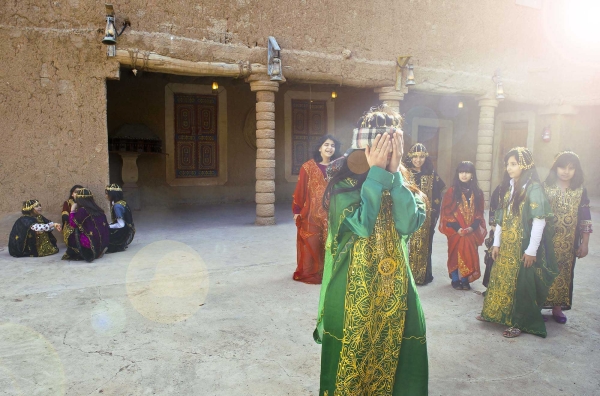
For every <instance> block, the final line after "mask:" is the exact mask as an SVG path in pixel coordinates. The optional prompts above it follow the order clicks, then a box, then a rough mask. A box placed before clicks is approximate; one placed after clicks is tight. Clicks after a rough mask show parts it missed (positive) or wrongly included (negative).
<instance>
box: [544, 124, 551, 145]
mask: <svg viewBox="0 0 600 396" xmlns="http://www.w3.org/2000/svg"><path fill="white" fill-rule="evenodd" d="M551 138H552V135H551V133H550V126H546V127H544V130H543V131H542V140H543V141H544V142H546V143H548V142H549V141H550V139H551Z"/></svg>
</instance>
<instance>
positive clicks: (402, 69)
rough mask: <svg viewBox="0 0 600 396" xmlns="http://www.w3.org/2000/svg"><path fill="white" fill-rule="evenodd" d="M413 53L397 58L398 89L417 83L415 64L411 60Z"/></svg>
mask: <svg viewBox="0 0 600 396" xmlns="http://www.w3.org/2000/svg"><path fill="white" fill-rule="evenodd" d="M411 57H412V56H411V55H407V56H399V57H397V58H396V86H395V88H396V91H402V90H403V88H404V87H408V86H411V85H415V72H414V71H413V69H414V66H413V65H412V63H408V62H409V61H410V58H411Z"/></svg>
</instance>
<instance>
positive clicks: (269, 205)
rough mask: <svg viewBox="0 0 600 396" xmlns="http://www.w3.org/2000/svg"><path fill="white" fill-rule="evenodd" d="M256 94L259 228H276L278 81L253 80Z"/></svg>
mask: <svg viewBox="0 0 600 396" xmlns="http://www.w3.org/2000/svg"><path fill="white" fill-rule="evenodd" d="M247 81H249V82H250V90H251V91H252V92H256V148H257V149H256V221H255V224H256V225H273V224H275V92H277V91H279V83H278V82H277V81H269V80H266V79H265V78H264V77H262V78H261V77H260V76H256V77H255V76H251V77H249V78H248V79H247Z"/></svg>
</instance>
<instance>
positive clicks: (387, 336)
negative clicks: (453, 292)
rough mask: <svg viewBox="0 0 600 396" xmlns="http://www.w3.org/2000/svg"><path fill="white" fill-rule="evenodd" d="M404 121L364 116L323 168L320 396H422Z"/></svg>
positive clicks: (415, 211)
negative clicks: (342, 151) (343, 149)
mask: <svg viewBox="0 0 600 396" xmlns="http://www.w3.org/2000/svg"><path fill="white" fill-rule="evenodd" d="M400 121H401V118H400V116H399V115H398V114H397V113H393V112H392V111H390V110H388V109H387V108H385V107H384V108H382V109H380V110H379V111H372V112H371V113H369V114H367V115H366V116H365V117H363V119H362V121H361V122H360V127H359V128H357V129H355V130H354V138H353V141H352V149H351V150H350V151H349V154H348V153H347V156H345V157H343V158H340V159H338V160H336V161H334V162H333V163H332V164H331V165H330V167H329V168H328V175H329V176H330V183H329V185H328V187H327V190H326V192H325V196H324V202H325V206H327V203H329V205H328V206H329V230H328V237H327V242H326V245H325V267H324V273H323V284H322V287H321V299H320V302H319V315H318V322H317V329H316V330H315V333H314V337H315V340H316V341H317V342H318V343H322V345H323V346H322V354H321V383H320V393H319V394H320V395H321V396H334V395H364V396H369V395H382V396H384V395H390V396H391V395H394V396H398V395H417V396H419V395H427V389H428V388H427V387H428V361H427V344H426V339H425V318H424V316H423V311H422V309H421V304H420V301H419V297H418V294H417V290H416V286H415V283H414V281H413V278H412V275H411V271H410V266H409V265H408V255H407V247H406V243H407V240H408V237H409V236H410V234H412V233H413V232H415V231H416V230H417V229H418V228H419V227H420V226H421V224H423V221H424V220H425V210H426V209H425V205H424V203H423V202H424V201H423V200H424V198H422V197H421V194H420V192H419V191H418V189H417V188H416V187H415V186H414V185H413V184H411V183H409V182H408V181H407V180H409V179H408V178H407V176H408V174H407V171H406V169H405V168H404V167H403V166H402V165H401V158H402V147H403V143H402V131H401V130H400V129H399V124H400Z"/></svg>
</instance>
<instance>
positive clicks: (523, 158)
mask: <svg viewBox="0 0 600 396" xmlns="http://www.w3.org/2000/svg"><path fill="white" fill-rule="evenodd" d="M513 150H514V151H516V152H517V153H518V155H519V158H517V163H518V164H519V168H520V169H522V170H527V169H531V168H533V165H535V164H534V163H533V155H532V154H531V151H529V149H528V148H526V147H515V148H513V149H511V150H510V151H513Z"/></svg>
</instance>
